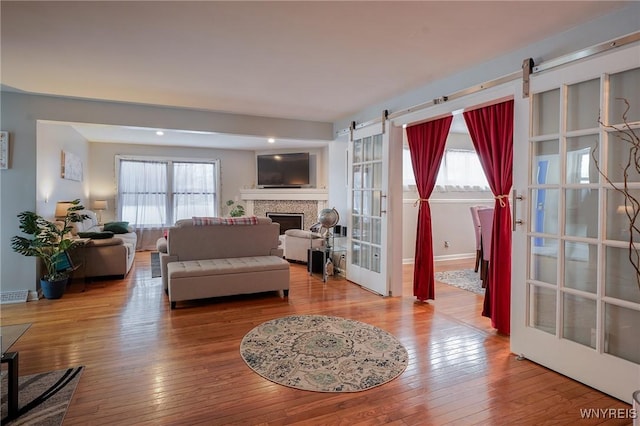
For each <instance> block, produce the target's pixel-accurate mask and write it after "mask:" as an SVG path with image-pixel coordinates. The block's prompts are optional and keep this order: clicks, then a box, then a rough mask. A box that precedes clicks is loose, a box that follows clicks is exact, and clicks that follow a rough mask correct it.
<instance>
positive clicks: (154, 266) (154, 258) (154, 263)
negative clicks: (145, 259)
mask: <svg viewBox="0 0 640 426" xmlns="http://www.w3.org/2000/svg"><path fill="white" fill-rule="evenodd" d="M160 276H162V272H161V271H160V253H158V252H157V251H152V252H151V278H158V277H160Z"/></svg>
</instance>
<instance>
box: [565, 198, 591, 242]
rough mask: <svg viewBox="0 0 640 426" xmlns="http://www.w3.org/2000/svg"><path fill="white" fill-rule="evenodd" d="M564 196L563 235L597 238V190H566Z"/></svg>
mask: <svg viewBox="0 0 640 426" xmlns="http://www.w3.org/2000/svg"><path fill="white" fill-rule="evenodd" d="M565 194H566V195H565V213H566V224H565V229H564V232H565V234H566V235H571V236H574V237H589V238H596V237H597V236H598V190H597V189H590V188H585V189H567V190H566V192H565ZM594 213H595V214H594Z"/></svg>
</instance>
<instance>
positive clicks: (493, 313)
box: [464, 100, 513, 334]
mask: <svg viewBox="0 0 640 426" xmlns="http://www.w3.org/2000/svg"><path fill="white" fill-rule="evenodd" d="M464 119H465V121H466V123H467V127H468V128H469V133H470V134H471V140H472V141H473V145H474V146H475V148H476V151H478V156H479V157H480V163H481V164H482V168H483V169H484V172H485V174H486V175H487V180H488V181H489V186H490V187H491V191H492V192H493V195H494V196H495V199H496V201H495V210H494V212H495V213H494V216H493V235H492V239H491V258H490V260H489V279H488V283H487V288H486V293H485V300H484V309H483V312H482V315H484V316H486V317H489V318H491V325H492V326H493V327H494V328H497V329H498V331H499V332H501V333H504V334H509V333H510V330H511V321H510V309H511V207H510V205H509V191H510V190H511V185H512V182H513V180H512V175H513V100H511V101H507V102H502V103H499V104H496V105H491V106H488V107H484V108H480V109H477V110H473V111H468V112H465V113H464Z"/></svg>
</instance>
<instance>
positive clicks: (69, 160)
mask: <svg viewBox="0 0 640 426" xmlns="http://www.w3.org/2000/svg"><path fill="white" fill-rule="evenodd" d="M62 178H63V179H69V180H75V181H78V182H82V160H81V159H80V157H78V156H77V155H75V154H73V153H71V152H65V151H62Z"/></svg>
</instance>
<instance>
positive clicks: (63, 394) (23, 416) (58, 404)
mask: <svg viewBox="0 0 640 426" xmlns="http://www.w3.org/2000/svg"><path fill="white" fill-rule="evenodd" d="M83 368H84V367H75V368H69V369H67V370H58V371H50V372H47V373H40V374H33V375H31V376H22V377H18V417H17V418H14V419H12V420H11V421H9V420H7V418H6V417H7V414H8V409H7V391H8V387H7V385H8V383H7V375H6V374H5V375H4V376H3V377H2V422H1V423H2V424H3V425H30V426H32V425H42V426H44V425H47V426H54V425H61V424H62V420H63V419H64V416H65V414H66V413H67V407H68V406H69V402H71V397H72V396H73V392H74V391H75V390H76V386H77V385H78V382H79V381H80V375H81V374H82V370H83Z"/></svg>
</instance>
